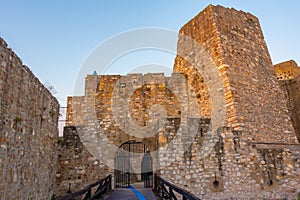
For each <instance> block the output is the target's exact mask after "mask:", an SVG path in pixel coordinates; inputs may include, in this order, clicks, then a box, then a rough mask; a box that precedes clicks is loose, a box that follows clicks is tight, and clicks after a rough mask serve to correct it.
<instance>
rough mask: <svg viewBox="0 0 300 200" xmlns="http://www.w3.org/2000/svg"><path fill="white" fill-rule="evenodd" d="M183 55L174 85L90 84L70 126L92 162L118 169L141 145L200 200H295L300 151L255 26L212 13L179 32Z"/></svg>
mask: <svg viewBox="0 0 300 200" xmlns="http://www.w3.org/2000/svg"><path fill="white" fill-rule="evenodd" d="M177 53H178V55H177V57H176V59H175V65H174V71H175V72H176V73H173V74H172V76H171V77H164V75H163V74H146V75H141V74H129V75H127V76H120V75H110V76H104V75H103V76H101V75H88V76H87V77H86V85H85V96H82V97H72V98H70V99H69V103H68V113H69V114H70V115H69V116H70V117H69V118H68V123H69V125H71V124H72V125H74V126H76V130H77V133H78V135H79V136H80V138H81V140H82V142H83V144H84V145H85V147H86V148H87V149H88V151H89V152H90V154H91V155H94V156H95V157H96V158H97V159H98V160H99V163H103V164H104V165H107V166H108V167H110V168H111V169H113V167H114V158H115V154H116V152H117V151H118V148H119V147H120V146H121V145H122V144H123V143H125V142H127V141H131V140H135V141H139V142H143V143H144V144H146V145H147V147H148V148H149V150H150V151H151V155H152V158H153V160H154V163H153V169H154V170H155V171H156V172H157V173H158V174H159V175H160V176H162V177H163V178H164V179H166V180H168V181H170V182H172V183H174V184H176V185H178V186H180V187H182V188H184V189H186V190H188V191H190V192H191V193H193V194H195V195H196V196H199V197H200V198H203V199H285V198H289V199H295V198H296V197H297V194H298V193H299V192H300V188H299V185H300V182H299V180H300V171H299V166H300V157H299V152H300V145H299V142H298V140H297V137H296V134H295V130H294V127H293V124H292V121H291V117H290V116H291V113H290V112H289V109H288V108H291V107H290V105H289V106H288V105H287V103H288V99H287V98H286V97H285V96H284V95H285V94H286V93H287V92H285V91H284V90H281V89H280V86H279V84H278V82H277V79H276V74H275V72H274V70H273V66H272V62H271V59H270V56H269V53H268V49H267V46H266V43H265V41H264V37H263V34H262V30H261V28H260V25H259V21H258V19H257V18H256V17H255V16H253V15H251V14H249V13H244V12H242V11H237V10H234V9H226V8H223V7H221V6H208V7H207V8H206V9H205V10H204V11H202V12H201V13H200V14H199V15H197V16H196V17H195V18H194V19H192V20H191V21H190V22H188V23H187V24H186V25H185V26H184V27H183V28H182V29H181V30H180V34H179V41H178V52H177ZM287 91H288V90H287ZM293 93H295V92H293ZM290 99H292V96H290ZM71 101H72V103H70V102H71ZM293 106H295V108H297V106H298V104H297V105H296V104H295V105H293ZM295 119H296V117H295ZM91 173H92V172H91Z"/></svg>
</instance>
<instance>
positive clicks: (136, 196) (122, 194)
mask: <svg viewBox="0 0 300 200" xmlns="http://www.w3.org/2000/svg"><path fill="white" fill-rule="evenodd" d="M119 199H122V200H156V197H155V195H154V194H153V192H152V189H151V188H139V189H135V188H130V189H116V190H114V191H113V192H112V194H111V195H110V196H109V198H108V200H119Z"/></svg>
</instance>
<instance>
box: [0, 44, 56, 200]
mask: <svg viewBox="0 0 300 200" xmlns="http://www.w3.org/2000/svg"><path fill="white" fill-rule="evenodd" d="M58 115H59V105H58V102H57V100H56V99H55V98H54V97H53V96H52V95H51V93H50V92H49V91H48V90H47V89H46V88H45V87H44V86H43V85H42V84H41V83H40V81H39V80H38V79H37V78H36V77H35V76H34V75H33V74H32V72H31V71H30V70H29V68H28V67H26V66H24V65H23V64H22V61H21V60H20V59H19V58H18V56H17V55H16V54H15V53H14V52H13V51H12V50H11V49H9V48H7V44H6V43H5V41H4V40H3V39H1V38H0V144H1V146H0V169H1V171H0V177H1V178H0V199H6V200H9V199H50V198H51V196H52V195H53V194H54V189H55V174H56V162H53V161H55V160H56V158H57V145H56V144H57V138H58V128H57V123H58Z"/></svg>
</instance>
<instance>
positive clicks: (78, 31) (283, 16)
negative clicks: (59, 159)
mask: <svg viewBox="0 0 300 200" xmlns="http://www.w3.org/2000/svg"><path fill="white" fill-rule="evenodd" d="M208 4H214V5H216V4H220V5H223V6H225V7H234V8H236V9H238V10H244V11H247V12H250V13H252V14H254V15H256V16H257V17H258V18H259V19H260V22H261V25H262V28H263V31H264V35H265V38H266V41H267V43H268V47H269V51H270V53H271V56H272V60H273V63H278V62H281V61H285V60H289V59H294V60H295V61H296V62H298V64H300V54H299V44H300V39H299V38H300V37H299V32H300V26H299V21H298V19H299V10H300V1H299V0H288V1H275V0H223V1H222V0H220V1H217V0H216V1H209V0H202V1H201V0H127V1H124V0H118V1H117V0H106V1H104V0H87V1H83V0H81V1H79V0H72V1H70V0H51V1H38V0H35V1H33V0H26V1H23V0H19V1H15V0H9V1H8V0H5V1H4V0H1V3H0V5H1V7H0V8H1V9H0V10H1V11H0V19H1V22H0V36H1V37H2V38H4V39H5V40H6V42H7V43H8V44H9V47H11V48H12V49H13V50H14V51H15V52H16V53H17V55H18V56H19V57H20V58H21V59H22V61H23V62H24V64H26V65H27V66H29V67H30V69H31V70H32V71H33V73H34V74H35V75H36V76H37V77H38V78H39V79H40V80H41V82H45V81H48V82H50V83H51V84H52V85H53V86H54V87H55V89H56V91H57V94H56V96H57V97H58V98H59V101H60V103H61V104H62V106H65V105H64V104H65V99H66V96H67V95H69V96H72V95H73V91H74V84H75V81H76V77H77V74H78V73H79V70H80V68H81V65H82V63H83V62H84V61H85V59H86V58H87V57H88V55H89V53H90V52H91V51H92V50H93V49H94V48H95V47H96V46H97V45H99V44H100V43H101V42H103V41H104V40H106V39H107V38H109V37H111V36H113V35H115V34H118V33H120V32H124V31H127V30H131V29H135V28H143V27H161V28H167V29H172V30H176V31H178V30H179V29H180V27H182V26H183V25H184V24H185V23H186V22H188V21H189V20H190V19H191V18H193V17H194V16H195V15H196V14H197V13H199V12H200V11H201V10H203V9H204V8H205V7H206V6H207V5H208ZM137 56H140V55H137ZM129 58H130V59H133V60H134V59H135V58H134V57H133V56H131V57H128V58H127V61H126V63H124V65H128V63H129V64H130V59H129ZM153 59H158V58H153ZM162 63H164V64H169V65H170V66H171V67H172V65H173V57H171V58H170V59H169V60H167V61H162ZM119 65H121V63H119ZM127 67H128V66H119V69H118V68H115V69H114V70H112V71H111V73H115V74H119V73H123V72H124V69H126V68H127ZM91 73H92V72H91Z"/></svg>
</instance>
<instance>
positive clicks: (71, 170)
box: [55, 126, 109, 197]
mask: <svg viewBox="0 0 300 200" xmlns="http://www.w3.org/2000/svg"><path fill="white" fill-rule="evenodd" d="M108 174H109V169H108V168H107V167H106V166H105V165H103V164H101V163H100V162H99V160H97V159H96V158H95V157H94V156H93V155H91V154H90V153H89V151H88V150H87V149H86V148H85V146H84V145H83V143H82V142H81V140H80V137H79V135H78V133H77V131H76V127H73V126H66V127H65V128H64V135H63V137H61V138H59V142H58V158H57V173H56V188H55V194H56V196H57V197H59V196H64V195H66V194H67V191H68V190H69V189H70V190H71V191H72V192H76V191H78V190H80V189H83V188H84V187H86V186H87V185H89V184H91V183H93V182H96V181H98V180H100V179H101V178H104V177H106V175H108Z"/></svg>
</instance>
